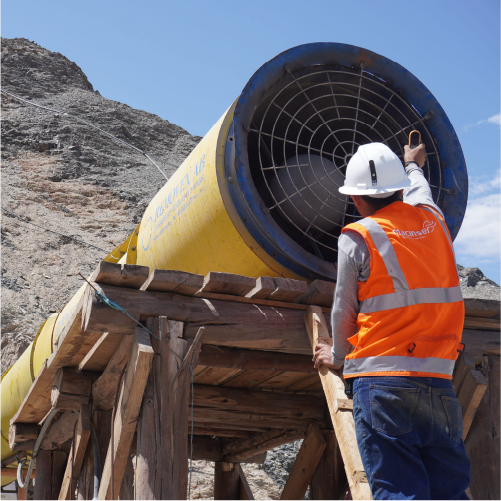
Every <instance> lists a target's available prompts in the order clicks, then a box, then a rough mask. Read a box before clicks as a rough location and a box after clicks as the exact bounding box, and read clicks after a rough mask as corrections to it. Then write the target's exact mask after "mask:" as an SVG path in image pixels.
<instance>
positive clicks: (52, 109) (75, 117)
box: [1, 90, 169, 181]
mask: <svg viewBox="0 0 501 501" xmlns="http://www.w3.org/2000/svg"><path fill="white" fill-rule="evenodd" d="M1 92H2V94H6V95H7V96H11V97H13V98H14V99H17V100H18V101H22V102H23V103H27V104H29V105H31V106H36V107H37V108H42V109H43V110H48V111H52V112H54V113H59V114H61V115H65V116H67V117H70V118H74V119H75V120H78V121H79V122H82V123H84V124H85V125H88V126H89V127H92V128H94V129H97V130H98V131H99V132H102V133H103V134H105V135H107V136H109V137H111V138H113V139H115V140H116V141H119V142H120V143H122V144H125V145H126V146H128V147H129V148H132V149H133V150H136V151H137V152H139V153H141V155H144V156H145V157H146V158H147V159H148V160H149V161H150V162H151V163H152V164H153V165H154V166H155V167H156V168H157V169H158V171H159V172H160V174H162V176H163V177H164V178H165V179H166V180H167V181H168V180H169V178H168V177H167V176H166V174H165V172H164V171H163V170H162V169H161V168H160V167H159V166H158V165H157V163H156V162H155V161H154V160H153V159H152V158H151V157H150V156H149V155H148V154H146V153H145V152H144V151H143V150H141V149H139V148H136V147H135V146H132V144H129V143H126V142H125V141H124V140H123V139H120V138H118V137H116V136H114V135H113V134H110V133H109V132H107V131H105V130H103V129H100V128H99V127H97V126H96V125H94V124H91V123H90V122H87V120H84V119H83V118H79V117H77V116H75V115H71V114H70V113H66V112H65V111H60V110H56V109H54V108H49V107H48V106H42V105H41V104H37V103H34V102H33V101H28V100H27V99H23V98H22V97H20V96H17V95H16V94H12V92H7V91H5V90H2V91H1Z"/></svg>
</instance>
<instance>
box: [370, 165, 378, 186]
mask: <svg viewBox="0 0 501 501" xmlns="http://www.w3.org/2000/svg"><path fill="white" fill-rule="evenodd" d="M369 169H370V170H371V179H372V187H373V188H376V187H377V174H376V166H375V165H374V160H369Z"/></svg>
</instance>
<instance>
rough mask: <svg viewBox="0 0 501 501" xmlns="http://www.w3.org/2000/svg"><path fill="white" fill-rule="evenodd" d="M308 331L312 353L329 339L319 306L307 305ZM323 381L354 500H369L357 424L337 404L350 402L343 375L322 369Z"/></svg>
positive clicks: (351, 416)
mask: <svg viewBox="0 0 501 501" xmlns="http://www.w3.org/2000/svg"><path fill="white" fill-rule="evenodd" d="M305 323H306V328H307V330H308V336H309V338H310V342H311V347H312V351H313V353H315V347H316V345H317V343H318V339H319V337H328V330H327V325H326V323H325V318H324V315H323V313H322V310H321V308H320V307H318V306H308V311H307V313H306V315H305ZM318 372H319V375H320V379H321V381H322V386H323V388H324V392H325V397H326V399H327V405H328V407H329V412H330V416H331V419H332V423H333V425H334V431H335V432H336V437H337V440H338V442H339V447H340V449H341V455H342V456H343V461H344V465H345V469H346V476H347V478H348V484H349V486H350V490H351V495H352V497H353V499H370V496H371V493H370V489H369V483H368V482H367V477H366V476H365V472H364V467H363V464H362V459H361V457H360V452H359V450H358V445H357V441H356V434H355V422H354V421H353V415H352V413H351V412H336V409H335V407H334V402H335V401H336V400H337V399H341V400H347V398H348V397H347V396H346V393H345V392H344V382H343V377H342V375H341V374H339V373H336V372H335V371H329V369H328V368H327V367H326V366H324V365H323V366H321V367H320V369H319V371H318Z"/></svg>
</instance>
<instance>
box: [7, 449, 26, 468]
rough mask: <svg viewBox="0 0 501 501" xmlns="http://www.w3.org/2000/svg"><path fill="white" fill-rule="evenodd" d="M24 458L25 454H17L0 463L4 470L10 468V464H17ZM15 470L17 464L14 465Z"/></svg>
mask: <svg viewBox="0 0 501 501" xmlns="http://www.w3.org/2000/svg"><path fill="white" fill-rule="evenodd" d="M25 457H26V454H23V453H22V452H19V453H18V454H16V455H15V456H11V457H10V458H8V459H5V460H4V461H2V468H5V467H7V466H10V465H11V464H14V463H17V462H18V461H21V459H24V458H25ZM16 468H17V464H16Z"/></svg>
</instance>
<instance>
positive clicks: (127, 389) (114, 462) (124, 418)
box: [98, 328, 154, 499]
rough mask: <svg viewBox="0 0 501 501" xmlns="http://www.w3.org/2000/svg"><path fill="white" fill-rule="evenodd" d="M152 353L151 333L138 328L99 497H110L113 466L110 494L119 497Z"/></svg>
mask: <svg viewBox="0 0 501 501" xmlns="http://www.w3.org/2000/svg"><path fill="white" fill-rule="evenodd" d="M153 355H154V352H153V348H152V347H151V341H150V335H149V334H148V333H147V332H146V331H145V330H144V329H141V328H137V329H136V333H135V336H134V340H133V342H132V350H131V354H130V358H129V362H128V364H127V369H126V371H125V377H124V378H123V385H122V387H121V389H119V390H120V398H119V401H118V404H117V410H116V415H115V422H114V423H113V425H112V426H113V428H112V433H113V437H114V440H113V442H114V444H113V446H114V447H113V448H112V447H111V442H110V445H109V447H108V453H107V454H106V460H105V463H104V468H103V474H102V477H101V484H100V486H99V496H98V497H99V499H111V498H112V492H111V491H112V483H111V476H112V468H113V495H114V496H118V494H119V492H120V486H121V484H122V479H123V476H124V473H125V468H126V466H127V459H128V457H129V452H130V446H131V443H132V439H133V437H134V432H135V430H136V422H137V420H138V418H139V411H140V408H141V401H142V399H143V393H144V387H145V385H146V381H147V379H148V374H149V372H150V368H151V364H152V359H153Z"/></svg>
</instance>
